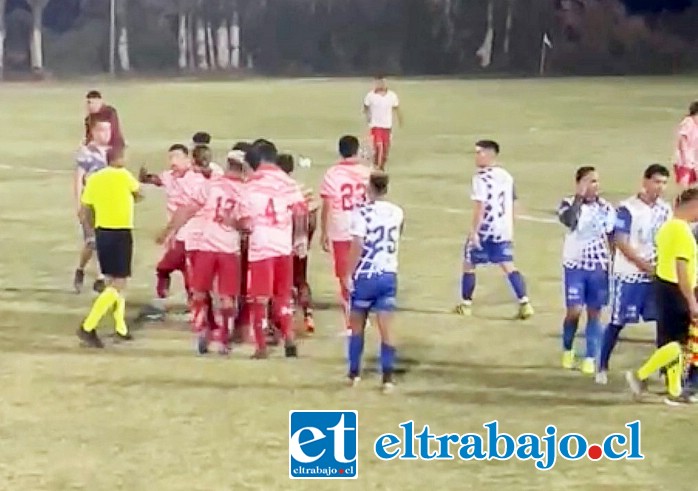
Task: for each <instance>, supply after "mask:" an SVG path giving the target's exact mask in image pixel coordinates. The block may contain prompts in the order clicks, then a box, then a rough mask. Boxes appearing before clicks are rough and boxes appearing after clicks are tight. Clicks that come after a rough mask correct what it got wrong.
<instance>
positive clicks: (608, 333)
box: [587, 324, 623, 372]
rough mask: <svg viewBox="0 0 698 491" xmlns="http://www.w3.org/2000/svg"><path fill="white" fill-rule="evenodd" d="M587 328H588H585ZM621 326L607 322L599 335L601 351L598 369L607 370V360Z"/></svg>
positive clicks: (616, 340)
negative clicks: (601, 334)
mask: <svg viewBox="0 0 698 491" xmlns="http://www.w3.org/2000/svg"><path fill="white" fill-rule="evenodd" d="M587 329H588V328H587ZM621 329H623V326H618V325H616V324H609V325H608V326H607V327H606V330H605V331H604V333H603V336H601V352H600V354H599V371H604V372H605V371H607V370H608V361H609V360H610V359H611V353H613V349H614V348H615V347H616V343H618V337H619V336H620V331H621Z"/></svg>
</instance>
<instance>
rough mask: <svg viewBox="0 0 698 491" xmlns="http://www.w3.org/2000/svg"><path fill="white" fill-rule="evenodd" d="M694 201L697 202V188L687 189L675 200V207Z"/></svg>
mask: <svg viewBox="0 0 698 491" xmlns="http://www.w3.org/2000/svg"><path fill="white" fill-rule="evenodd" d="M695 200H698V188H688V189H685V190H684V191H682V192H681V194H679V197H678V198H676V206H679V205H683V204H685V203H688V202H689V201H695Z"/></svg>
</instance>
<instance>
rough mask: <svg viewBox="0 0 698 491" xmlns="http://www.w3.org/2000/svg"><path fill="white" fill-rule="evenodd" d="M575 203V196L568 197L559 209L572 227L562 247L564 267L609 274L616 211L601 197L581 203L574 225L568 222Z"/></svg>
mask: <svg viewBox="0 0 698 491" xmlns="http://www.w3.org/2000/svg"><path fill="white" fill-rule="evenodd" d="M574 203H575V198H574V197H569V198H565V199H563V200H562V203H561V204H560V207H559V208H558V216H559V217H560V220H561V221H562V222H563V223H564V224H565V226H567V227H568V231H567V234H565V242H564V244H563V246H562V264H563V266H564V267H566V268H571V269H583V270H586V271H594V270H597V269H601V270H604V271H607V270H608V263H609V260H610V250H609V244H608V236H609V235H610V234H611V233H612V232H613V229H614V227H615V223H616V213H615V210H614V208H613V206H612V205H611V204H610V203H609V202H608V201H606V200H605V199H603V198H598V199H596V200H594V201H591V202H583V203H580V204H579V208H578V209H577V210H576V214H575V216H574V217H573V221H572V223H565V217H567V216H568V211H569V210H572V209H573V206H574Z"/></svg>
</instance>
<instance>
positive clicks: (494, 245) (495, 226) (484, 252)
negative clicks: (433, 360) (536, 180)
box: [455, 140, 534, 319]
mask: <svg viewBox="0 0 698 491" xmlns="http://www.w3.org/2000/svg"><path fill="white" fill-rule="evenodd" d="M497 155H499V144H498V143H497V142H494V141H492V140H481V141H479V142H477V143H476V144H475V165H476V166H477V172H476V173H475V175H474V176H473V180H472V195H471V198H472V200H473V203H474V209H473V221H472V226H471V229H470V233H469V234H468V239H467V241H466V243H465V258H464V260H463V275H462V277H461V303H460V304H458V305H457V306H456V308H455V312H456V313H457V314H460V315H464V316H470V315H472V303H473V293H474V292H475V268H476V267H477V266H478V265H484V264H496V265H498V266H499V267H500V268H501V269H502V271H503V272H504V273H505V274H506V275H507V278H508V280H509V283H510V285H511V288H512V289H513V290H514V294H515V295H516V298H517V299H518V301H519V310H518V314H517V317H518V318H520V319H528V318H529V317H531V316H532V315H533V314H534V311H533V307H532V306H531V303H530V302H529V300H528V297H527V295H526V283H525V281H524V277H523V275H522V274H521V273H520V272H519V271H518V269H517V268H516V266H515V265H514V255H513V244H512V240H513V236H514V202H515V201H516V191H515V190H514V178H513V177H512V176H511V174H509V173H508V172H507V171H506V170H505V169H504V168H503V167H501V166H500V165H499V164H498V163H497Z"/></svg>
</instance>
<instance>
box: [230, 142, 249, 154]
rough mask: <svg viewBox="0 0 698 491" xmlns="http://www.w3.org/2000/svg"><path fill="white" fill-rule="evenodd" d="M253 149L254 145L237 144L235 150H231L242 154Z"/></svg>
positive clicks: (246, 143) (247, 143)
mask: <svg viewBox="0 0 698 491" xmlns="http://www.w3.org/2000/svg"><path fill="white" fill-rule="evenodd" d="M251 147H252V144H251V143H250V142H237V143H236V144H235V145H233V148H231V150H240V151H241V152H247V151H248V150H249V149H250V148H251Z"/></svg>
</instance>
